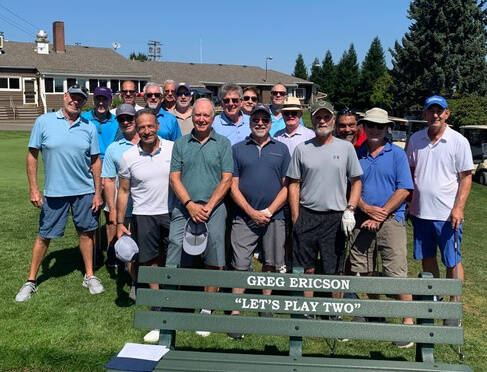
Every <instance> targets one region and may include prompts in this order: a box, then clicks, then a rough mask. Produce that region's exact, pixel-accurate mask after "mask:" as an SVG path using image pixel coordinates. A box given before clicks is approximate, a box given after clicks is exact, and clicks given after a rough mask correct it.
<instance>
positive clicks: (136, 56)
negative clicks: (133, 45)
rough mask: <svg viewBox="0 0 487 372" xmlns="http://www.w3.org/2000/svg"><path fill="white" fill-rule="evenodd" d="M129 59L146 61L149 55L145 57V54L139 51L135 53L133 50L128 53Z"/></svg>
mask: <svg viewBox="0 0 487 372" xmlns="http://www.w3.org/2000/svg"><path fill="white" fill-rule="evenodd" d="M129 59H130V60H132V61H134V60H135V61H142V62H144V61H148V60H149V57H147V54H144V53H141V52H139V53H138V54H135V52H132V53H130V56H129Z"/></svg>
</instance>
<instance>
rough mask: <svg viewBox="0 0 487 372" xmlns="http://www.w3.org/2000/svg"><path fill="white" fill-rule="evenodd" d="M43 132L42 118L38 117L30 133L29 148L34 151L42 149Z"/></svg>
mask: <svg viewBox="0 0 487 372" xmlns="http://www.w3.org/2000/svg"><path fill="white" fill-rule="evenodd" d="M43 132H44V120H43V117H42V116H39V117H38V118H37V119H36V121H35V123H34V127H33V128H32V132H30V138H29V147H32V148H34V149H41V148H42V137H43Z"/></svg>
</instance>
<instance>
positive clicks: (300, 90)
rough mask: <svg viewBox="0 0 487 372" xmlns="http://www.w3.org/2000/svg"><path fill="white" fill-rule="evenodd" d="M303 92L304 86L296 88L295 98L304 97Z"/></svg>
mask: <svg viewBox="0 0 487 372" xmlns="http://www.w3.org/2000/svg"><path fill="white" fill-rule="evenodd" d="M304 94H305V91H304V88H296V98H299V99H304V98H305V96H304Z"/></svg>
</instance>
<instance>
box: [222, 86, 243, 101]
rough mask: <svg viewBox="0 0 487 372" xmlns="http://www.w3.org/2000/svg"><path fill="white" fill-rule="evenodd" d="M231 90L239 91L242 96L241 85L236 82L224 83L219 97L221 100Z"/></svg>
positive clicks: (239, 95) (240, 96)
mask: <svg viewBox="0 0 487 372" xmlns="http://www.w3.org/2000/svg"><path fill="white" fill-rule="evenodd" d="M230 92H237V93H238V97H239V98H242V95H243V92H242V88H241V87H239V86H238V85H237V84H234V83H226V84H223V85H222V87H221V88H220V92H219V93H218V98H220V100H222V99H223V97H225V96H226V95H227V94H228V93H230Z"/></svg>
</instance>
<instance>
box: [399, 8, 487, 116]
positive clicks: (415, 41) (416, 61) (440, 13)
mask: <svg viewBox="0 0 487 372" xmlns="http://www.w3.org/2000/svg"><path fill="white" fill-rule="evenodd" d="M483 6H484V1H481V2H480V3H479V2H478V1H477V0H413V1H412V2H411V4H410V6H409V11H408V18H409V19H411V20H412V21H413V24H412V25H411V26H410V27H409V32H407V33H406V34H405V35H404V37H403V38H402V42H401V43H399V42H397V41H396V43H395V45H394V49H392V50H390V52H391V54H392V64H393V69H392V71H391V75H392V78H393V93H394V99H395V104H396V105H397V109H398V110H399V111H401V112H402V113H405V112H406V111H407V110H410V109H411V107H412V106H413V105H422V103H423V101H424V99H425V98H426V97H428V96H429V95H431V94H442V95H445V96H446V97H451V96H452V95H453V94H454V93H458V94H460V95H463V94H469V93H473V94H485V92H486V81H487V64H486V61H485V56H486V54H487V46H486V40H487V32H486V25H487V15H486V12H485V11H484V9H483Z"/></svg>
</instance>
